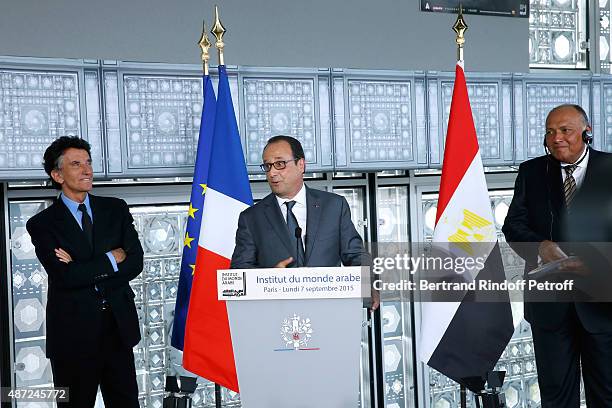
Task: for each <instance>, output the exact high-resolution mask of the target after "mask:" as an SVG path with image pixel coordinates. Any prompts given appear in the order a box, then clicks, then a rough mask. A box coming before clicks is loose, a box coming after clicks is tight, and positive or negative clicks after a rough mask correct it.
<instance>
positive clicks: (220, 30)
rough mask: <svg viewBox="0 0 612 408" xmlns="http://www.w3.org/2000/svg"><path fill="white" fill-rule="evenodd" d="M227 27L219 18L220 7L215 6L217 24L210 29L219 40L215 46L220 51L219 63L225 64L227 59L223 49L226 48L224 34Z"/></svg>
mask: <svg viewBox="0 0 612 408" xmlns="http://www.w3.org/2000/svg"><path fill="white" fill-rule="evenodd" d="M225 31H227V30H226V29H225V27H223V24H221V20H220V19H219V7H217V6H215V24H214V25H213V27H212V29H211V30H210V32H211V34H212V35H214V36H215V39H216V40H217V41H216V42H215V47H216V48H217V51H218V53H219V65H225V60H224V59H223V49H224V48H225V43H224V42H223V35H224V34H225Z"/></svg>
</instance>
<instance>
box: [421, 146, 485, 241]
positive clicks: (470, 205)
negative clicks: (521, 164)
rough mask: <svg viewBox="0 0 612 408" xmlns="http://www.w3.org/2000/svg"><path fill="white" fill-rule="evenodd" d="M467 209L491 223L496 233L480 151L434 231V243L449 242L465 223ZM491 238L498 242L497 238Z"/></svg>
mask: <svg viewBox="0 0 612 408" xmlns="http://www.w3.org/2000/svg"><path fill="white" fill-rule="evenodd" d="M466 209H467V210H469V211H471V212H473V213H475V214H477V215H478V216H480V217H482V218H485V219H486V220H487V221H489V222H490V223H491V228H490V232H491V231H492V232H495V220H494V218H493V210H492V209H491V200H490V198H489V191H488V189H487V180H486V178H485V175H484V170H483V166H482V159H481V158H480V151H478V152H477V153H476V155H475V156H474V160H472V163H471V164H470V166H469V167H468V169H467V171H466V172H465V174H464V175H463V178H462V179H461V182H459V185H458V186H457V189H456V190H455V192H454V194H453V195H452V197H451V198H450V200H449V202H448V205H447V206H446V208H445V209H444V212H443V213H442V215H441V216H440V219H439V220H438V223H437V224H436V227H435V229H434V234H433V242H448V241H449V239H448V237H449V236H450V235H452V234H453V233H455V232H456V231H457V228H458V227H459V225H460V224H461V222H462V221H463V218H464V214H463V210H466ZM491 238H492V239H491V240H495V241H496V240H497V236H493V237H491Z"/></svg>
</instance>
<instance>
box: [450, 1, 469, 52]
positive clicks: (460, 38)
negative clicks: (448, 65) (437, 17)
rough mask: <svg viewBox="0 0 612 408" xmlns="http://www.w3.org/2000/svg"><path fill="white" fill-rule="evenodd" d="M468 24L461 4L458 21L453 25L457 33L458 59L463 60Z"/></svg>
mask: <svg viewBox="0 0 612 408" xmlns="http://www.w3.org/2000/svg"><path fill="white" fill-rule="evenodd" d="M467 29H468V25H467V24H466V23H465V20H464V19H463V5H461V4H459V15H457V21H455V24H454V25H453V31H454V32H455V33H457V37H456V38H455V42H456V43H457V60H459V61H463V46H464V44H465V37H464V33H465V32H466V31H467Z"/></svg>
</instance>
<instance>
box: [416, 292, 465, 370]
mask: <svg viewBox="0 0 612 408" xmlns="http://www.w3.org/2000/svg"><path fill="white" fill-rule="evenodd" d="M460 304H461V303H459V302H423V303H421V305H422V313H421V316H423V317H426V319H427V321H425V320H422V322H423V324H421V339H423V340H425V341H420V342H419V356H420V357H421V361H424V362H425V363H427V362H428V361H429V359H430V358H431V355H432V354H433V352H434V351H435V350H436V347H438V343H440V340H441V339H442V336H444V333H445V332H446V329H447V327H448V325H449V324H450V322H451V320H453V317H454V316H455V312H456V311H457V309H458V308H459V305H460Z"/></svg>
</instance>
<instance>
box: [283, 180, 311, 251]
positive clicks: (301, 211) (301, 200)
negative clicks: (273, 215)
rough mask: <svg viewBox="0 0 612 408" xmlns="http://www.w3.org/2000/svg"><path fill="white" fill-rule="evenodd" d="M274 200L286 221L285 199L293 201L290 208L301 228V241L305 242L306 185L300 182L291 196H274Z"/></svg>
mask: <svg viewBox="0 0 612 408" xmlns="http://www.w3.org/2000/svg"><path fill="white" fill-rule="evenodd" d="M276 201H277V202H278V205H279V206H280V210H281V213H283V219H284V220H285V222H287V205H285V203H286V202H287V201H295V205H294V206H293V209H292V210H291V211H292V212H293V215H295V218H296V220H297V223H298V225H299V226H300V228H301V229H302V242H304V244H305V243H306V186H305V185H304V183H302V188H301V189H300V191H298V193H297V194H296V195H295V197H293V198H281V197H279V196H276Z"/></svg>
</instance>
